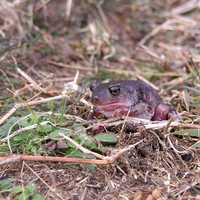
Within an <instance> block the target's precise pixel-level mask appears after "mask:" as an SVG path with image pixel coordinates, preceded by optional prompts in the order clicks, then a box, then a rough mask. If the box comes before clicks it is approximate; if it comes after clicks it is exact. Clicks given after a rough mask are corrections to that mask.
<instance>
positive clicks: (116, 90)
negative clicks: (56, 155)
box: [90, 80, 179, 121]
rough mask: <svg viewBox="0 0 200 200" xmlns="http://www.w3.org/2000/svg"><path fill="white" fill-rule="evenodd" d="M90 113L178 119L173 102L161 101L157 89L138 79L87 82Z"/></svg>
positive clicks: (95, 114) (106, 115)
mask: <svg viewBox="0 0 200 200" xmlns="http://www.w3.org/2000/svg"><path fill="white" fill-rule="evenodd" d="M90 89H91V91H92V98H91V102H92V104H93V105H94V116H96V117H98V116H99V115H101V116H102V115H103V116H104V117H106V118H110V117H122V116H127V115H128V116H131V117H137V118H142V119H148V120H153V121H161V120H168V119H179V116H178V114H177V112H176V110H175V109H174V108H173V106H171V105H169V104H166V103H164V102H163V101H162V99H161V97H160V96H159V95H158V93H157V91H156V90H154V89H153V88H152V87H151V86H150V85H147V84H146V83H145V82H143V81H141V80H120V81H111V82H109V83H100V82H94V83H93V84H91V86H90Z"/></svg>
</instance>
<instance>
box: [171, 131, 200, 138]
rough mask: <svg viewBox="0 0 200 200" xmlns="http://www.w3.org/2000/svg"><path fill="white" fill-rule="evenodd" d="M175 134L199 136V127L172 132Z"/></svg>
mask: <svg viewBox="0 0 200 200" xmlns="http://www.w3.org/2000/svg"><path fill="white" fill-rule="evenodd" d="M174 134H175V135H181V136H190V137H200V129H183V130H179V131H176V132H174Z"/></svg>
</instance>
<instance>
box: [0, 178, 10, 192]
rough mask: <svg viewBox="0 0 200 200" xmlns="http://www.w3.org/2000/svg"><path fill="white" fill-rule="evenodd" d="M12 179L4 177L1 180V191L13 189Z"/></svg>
mask: <svg viewBox="0 0 200 200" xmlns="http://www.w3.org/2000/svg"><path fill="white" fill-rule="evenodd" d="M12 187H13V186H12V181H11V179H3V180H1V181H0V193H3V192H8V191H10V190H11V189H12Z"/></svg>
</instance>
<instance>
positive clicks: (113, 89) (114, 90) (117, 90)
mask: <svg viewBox="0 0 200 200" xmlns="http://www.w3.org/2000/svg"><path fill="white" fill-rule="evenodd" d="M108 89H109V92H110V93H111V94H112V95H113V96H118V95H119V94H120V85H119V84H118V85H111V86H110V87H109V88H108Z"/></svg>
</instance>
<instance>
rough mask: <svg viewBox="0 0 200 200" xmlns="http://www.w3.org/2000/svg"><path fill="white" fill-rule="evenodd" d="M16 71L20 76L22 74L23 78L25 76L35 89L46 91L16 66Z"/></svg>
mask: <svg viewBox="0 0 200 200" xmlns="http://www.w3.org/2000/svg"><path fill="white" fill-rule="evenodd" d="M17 72H18V73H19V74H21V76H23V78H25V79H26V80H27V81H28V82H29V83H31V85H32V86H33V88H35V89H36V90H38V91H40V92H43V93H45V94H46V93H48V92H47V91H46V90H45V89H43V88H41V87H40V86H39V85H38V84H37V83H36V82H35V81H34V80H33V79H32V78H31V77H30V76H29V75H28V74H26V73H25V72H24V71H23V70H22V69H20V68H19V67H17Z"/></svg>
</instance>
